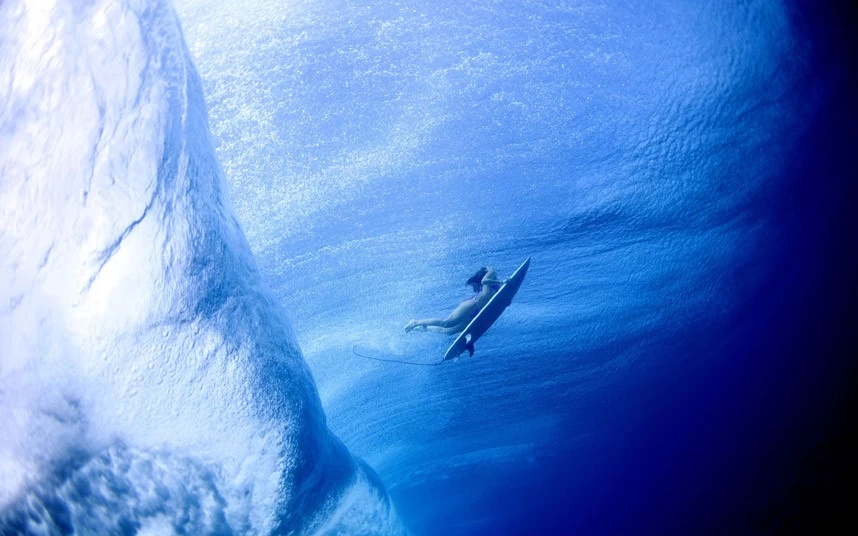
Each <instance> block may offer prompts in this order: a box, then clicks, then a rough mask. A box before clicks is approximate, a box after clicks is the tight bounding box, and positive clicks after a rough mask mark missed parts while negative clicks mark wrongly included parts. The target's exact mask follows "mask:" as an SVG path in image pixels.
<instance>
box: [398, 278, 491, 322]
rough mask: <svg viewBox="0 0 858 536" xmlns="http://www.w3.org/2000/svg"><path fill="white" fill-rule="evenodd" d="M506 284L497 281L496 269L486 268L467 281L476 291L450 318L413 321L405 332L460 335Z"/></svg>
mask: <svg viewBox="0 0 858 536" xmlns="http://www.w3.org/2000/svg"><path fill="white" fill-rule="evenodd" d="M505 282H506V281H501V280H498V279H497V273H496V272H495V270H494V268H492V267H491V266H488V267H485V266H484V267H483V268H480V269H479V270H477V273H475V274H474V275H473V277H471V278H470V279H468V281H467V284H468V285H471V287H472V288H473V289H474V295H473V296H472V297H471V298H469V299H467V300H465V301H463V302H462V303H460V304H459V306H458V307H456V308H455V309H454V310H453V312H452V313H450V316H448V317H447V318H425V319H423V320H412V321H411V322H409V323H408V325H406V326H405V331H406V332H409V331H411V330H413V329H415V328H422V330H423V331H426V330H427V329H428V328H432V331H437V332H439V333H459V332H460V331H462V330H464V329H465V328H466V327H467V326H468V323H469V322H470V321H471V320H473V318H474V317H475V316H476V315H477V313H478V312H480V310H481V309H482V308H483V307H485V305H486V304H487V303H488V302H489V300H490V299H492V296H494V295H495V293H496V292H497V291H498V289H500V288H501V285H503V284H504V283H505Z"/></svg>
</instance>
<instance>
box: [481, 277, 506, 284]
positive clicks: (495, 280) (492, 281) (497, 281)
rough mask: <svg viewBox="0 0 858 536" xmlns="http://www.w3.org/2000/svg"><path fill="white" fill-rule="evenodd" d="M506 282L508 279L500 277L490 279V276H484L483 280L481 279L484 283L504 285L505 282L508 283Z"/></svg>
mask: <svg viewBox="0 0 858 536" xmlns="http://www.w3.org/2000/svg"><path fill="white" fill-rule="evenodd" d="M506 282H507V280H506V279H504V280H499V279H489V278H487V277H484V278H483V280H482V281H481V283H482V284H483V285H503V284H504V283H506Z"/></svg>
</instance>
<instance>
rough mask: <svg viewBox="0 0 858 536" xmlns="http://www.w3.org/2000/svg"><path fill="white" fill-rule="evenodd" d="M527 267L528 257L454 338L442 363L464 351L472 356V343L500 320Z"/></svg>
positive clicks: (528, 263) (522, 279)
mask: <svg viewBox="0 0 858 536" xmlns="http://www.w3.org/2000/svg"><path fill="white" fill-rule="evenodd" d="M529 266H530V257H528V258H526V259H525V260H524V262H523V263H521V266H519V267H518V268H517V269H516V270H515V272H513V274H512V275H511V276H510V277H509V279H508V280H507V282H506V283H504V284H503V285H502V286H501V288H500V289H498V291H497V292H496V293H495V295H494V296H492V299H490V300H489V303H487V304H486V305H485V307H483V308H482V309H480V312H479V313H477V316H475V317H474V319H473V320H471V322H470V323H469V324H468V325H467V327H465V329H464V331H462V333H460V334H459V336H458V337H456V340H455V341H453V344H451V345H450V348H449V349H448V350H447V353H446V354H444V361H447V360H450V359H455V358H457V357H459V354H461V353H462V352H464V351H465V350H468V353H469V354H470V355H474V343H475V342H477V339H479V338H480V337H482V336H483V334H484V333H485V332H486V331H488V329H489V328H490V327H492V324H494V323H495V321H496V320H497V319H498V318H500V315H501V313H503V312H504V310H506V308H507V307H509V304H510V303H512V299H513V298H514V297H515V293H516V292H518V288H519V287H520V286H521V282H522V281H524V276H525V275H526V274H527V268H528V267H529Z"/></svg>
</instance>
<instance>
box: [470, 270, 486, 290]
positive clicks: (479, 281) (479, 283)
mask: <svg viewBox="0 0 858 536" xmlns="http://www.w3.org/2000/svg"><path fill="white" fill-rule="evenodd" d="M487 273H489V269H488V268H486V267H485V266H483V267H482V268H480V269H479V270H477V273H475V274H474V276H473V277H471V278H470V279H468V282H467V283H466V284H468V285H471V287H472V288H473V289H474V292H479V291H480V289H481V288H482V287H483V278H484V277H485V276H486V274H487Z"/></svg>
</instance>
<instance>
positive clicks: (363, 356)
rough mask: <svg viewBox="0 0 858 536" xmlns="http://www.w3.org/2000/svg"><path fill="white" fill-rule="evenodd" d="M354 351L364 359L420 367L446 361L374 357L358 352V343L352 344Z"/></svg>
mask: <svg viewBox="0 0 858 536" xmlns="http://www.w3.org/2000/svg"><path fill="white" fill-rule="evenodd" d="M352 353H353V354H354V355H356V356H358V357H362V358H364V359H372V360H373V361H383V362H385V363H401V364H403V365H416V366H420V367H435V366H438V365H440V364H442V363H444V362H443V361H440V362H438V363H417V362H415V361H403V360H401V359H385V358H383V357H373V356H371V355H366V354H362V353H360V352H358V351H357V345H354V346H352Z"/></svg>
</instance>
